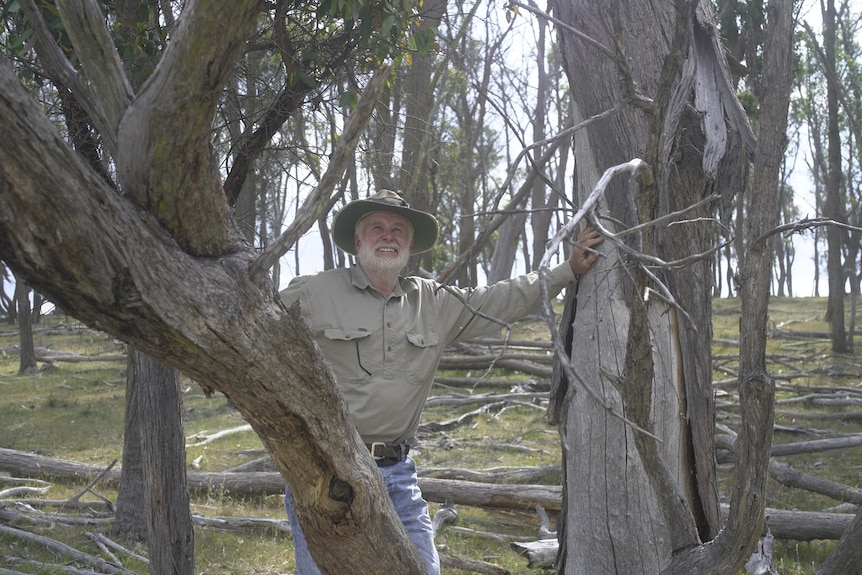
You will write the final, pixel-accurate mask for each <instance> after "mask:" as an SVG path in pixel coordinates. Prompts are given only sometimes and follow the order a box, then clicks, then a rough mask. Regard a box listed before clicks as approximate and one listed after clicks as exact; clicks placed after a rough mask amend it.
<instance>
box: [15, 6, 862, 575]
mask: <svg viewBox="0 0 862 575" xmlns="http://www.w3.org/2000/svg"><path fill="white" fill-rule="evenodd" d="M0 16H2V22H3V28H2V31H0V45H2V53H3V58H2V65H0V75H2V78H0V128H2V132H3V134H4V136H5V137H4V138H3V139H2V141H0V265H2V268H0V271H2V274H3V278H4V281H3V283H2V289H0V316H2V317H3V318H5V319H8V321H9V322H10V323H14V324H17V332H18V334H19V337H20V343H19V345H18V348H17V353H18V356H19V359H20V363H19V366H18V370H17V371H18V372H19V373H20V374H22V376H26V375H27V374H30V375H32V374H34V373H38V371H39V369H40V363H42V364H44V363H45V362H44V358H43V359H42V360H40V353H39V352H38V350H37V346H36V345H35V343H34V339H33V332H34V330H36V331H38V329H39V328H38V326H39V323H40V321H42V320H41V319H40V318H41V315H42V314H43V313H47V312H52V313H53V314H62V315H63V316H65V317H71V318H75V321H76V322H81V323H82V324H83V325H86V326H88V328H91V329H93V330H97V331H98V332H99V333H104V334H108V335H109V336H110V337H113V338H116V339H117V340H118V341H121V342H122V344H123V346H124V350H123V351H124V354H123V361H127V362H128V363H127V366H126V372H127V377H126V381H125V382H124V384H123V387H124V388H125V401H126V403H125V417H124V420H123V429H122V430H118V431H122V442H123V448H122V463H121V466H120V467H121V469H122V477H121V478H120V479H119V482H120V486H121V487H120V489H119V494H118V496H117V502H116V512H115V519H114V527H113V529H114V531H115V533H118V532H122V533H124V536H125V537H129V538H137V539H139V540H144V541H146V542H147V543H148V547H149V561H150V570H151V572H153V573H163V572H164V573H167V572H178V573H192V572H195V535H194V529H193V527H192V515H191V513H190V512H189V497H190V495H189V493H190V491H193V488H192V486H190V485H189V481H190V479H189V477H188V475H187V473H186V464H187V461H186V434H185V433H184V430H183V421H182V420H183V418H182V416H181V410H182V403H183V397H182V396H183V393H182V387H181V383H180V382H192V384H193V385H195V386H198V387H200V389H201V390H202V392H203V393H204V395H206V396H208V397H210V396H220V395H223V396H226V397H227V398H228V400H229V402H230V405H231V408H232V409H235V410H236V413H237V414H238V415H239V416H240V417H241V418H242V419H243V420H244V421H245V422H247V424H248V425H249V426H250V428H251V430H252V431H253V432H254V434H255V436H256V437H257V438H259V440H260V441H261V442H262V448H263V449H265V450H266V452H267V455H268V457H270V458H271V460H272V461H273V465H274V470H276V471H277V472H278V473H280V475H281V478H282V479H283V481H284V482H286V483H287V484H289V485H290V486H291V490H292V491H293V492H295V493H297V495H298V496H299V498H298V501H300V505H301V506H305V507H304V508H303V511H305V512H308V513H311V512H314V513H316V514H319V515H321V517H323V518H324V519H323V520H320V521H316V522H315V525H309V526H308V529H307V538H308V540H309V543H310V547H311V549H312V552H313V554H314V556H315V559H316V560H317V561H318V562H319V564H320V565H321V567H323V568H324V570H325V571H326V572H332V573H374V572H380V571H381V567H380V566H381V565H387V566H388V570H389V571H394V572H403V573H413V572H420V570H421V567H420V566H418V565H416V564H415V562H414V561H415V558H412V557H410V556H405V555H403V554H401V553H399V552H398V550H397V549H398V546H397V545H383V544H382V542H397V541H403V537H404V535H403V530H401V529H399V525H398V522H397V518H396V517H395V516H394V513H393V510H392V509H391V506H389V505H386V504H383V505H379V503H380V501H381V497H380V489H381V486H380V482H379V480H377V479H376V476H374V475H373V474H371V473H370V472H369V466H367V465H365V463H367V462H366V461H365V459H368V454H367V452H366V453H365V454H364V459H363V456H362V452H363V447H362V445H361V442H360V441H359V437H358V435H357V434H356V432H355V429H354V428H353V426H352V424H351V421H350V417H349V414H348V413H347V411H346V409H345V406H344V403H343V401H342V399H341V398H340V396H339V393H338V389H337V387H336V386H335V382H334V381H333V379H332V374H331V372H330V370H328V369H327V368H326V366H325V365H324V363H323V360H322V358H321V357H320V355H319V353H316V351H315V346H314V345H313V344H312V342H311V338H310V336H309V333H308V331H307V328H306V326H304V325H303V323H302V321H301V320H299V318H298V317H297V315H296V314H295V313H291V311H290V310H288V309H285V308H284V307H283V306H281V305H280V303H279V301H278V298H277V297H276V293H277V291H278V289H280V288H283V287H284V286H285V285H286V284H287V283H288V281H289V280H290V279H291V278H292V277H294V276H297V275H302V274H308V273H315V272H317V271H320V270H324V269H331V268H334V267H344V266H349V265H351V264H352V263H354V262H353V258H352V257H350V256H348V255H347V254H345V253H343V252H341V251H340V250H338V249H336V247H335V246H334V244H333V243H332V239H331V225H332V215H333V214H335V213H337V211H338V210H339V209H340V208H341V207H342V206H343V205H345V203H347V202H349V201H351V200H355V199H358V198H363V197H367V196H369V195H370V194H372V193H374V192H375V191H377V190H380V189H391V190H398V191H400V192H401V193H402V194H403V195H404V197H405V198H407V199H408V200H409V202H410V204H411V205H412V206H413V207H415V208H418V209H420V210H423V211H427V212H430V213H433V214H434V215H435V216H436V217H437V219H438V221H439V222H440V225H441V230H440V232H441V233H440V241H439V242H438V244H437V245H436V246H435V247H434V249H433V250H431V251H429V252H426V253H424V254H419V255H417V256H416V257H414V258H412V259H411V261H410V263H409V265H408V270H407V271H408V272H409V273H410V274H414V275H421V276H424V277H429V278H434V279H435V280H437V281H438V282H440V283H441V284H453V285H457V286H461V287H470V286H476V285H483V284H486V283H488V284H490V283H494V282H497V281H499V280H503V279H506V278H509V277H512V276H513V275H517V274H520V273H524V272H527V271H533V270H537V271H538V272H539V274H540V277H544V275H543V274H544V273H545V272H546V271H547V269H548V268H549V266H550V265H552V263H554V262H558V261H563V260H564V258H566V257H567V255H568V253H569V250H570V248H571V242H572V238H573V237H575V236H576V233H575V232H576V230H577V229H578V228H579V227H581V226H583V225H584V224H586V223H589V224H590V225H592V226H594V227H596V228H597V229H599V231H600V232H601V234H602V235H603V236H604V237H605V238H606V241H605V243H604V244H603V248H602V251H601V254H600V255H601V258H600V260H599V262H598V263H597V265H596V268H595V270H594V271H593V272H591V273H590V274H589V275H588V276H585V277H583V278H581V280H580V281H579V282H578V284H577V286H576V287H575V286H572V287H570V288H569V289H568V290H567V291H566V295H565V297H564V298H563V299H561V300H559V301H546V302H545V305H544V306H543V309H542V310H541V312H542V313H541V314H540V315H541V316H542V317H543V319H544V322H545V327H546V329H547V333H548V337H549V340H550V348H549V352H551V353H552V354H553V358H554V359H553V368H552V370H550V372H549V373H544V372H543V375H542V377H543V378H545V379H547V380H549V382H550V385H549V388H548V389H547V390H546V391H544V392H543V393H544V394H545V395H544V396H543V397H544V398H545V399H547V406H546V407H547V421H548V423H549V425H551V426H552V427H553V428H554V429H555V431H556V432H557V437H556V440H557V449H560V446H562V450H561V453H560V457H561V458H562V468H561V477H560V478H559V484H560V487H561V488H562V491H561V492H560V497H561V498H562V503H561V506H560V509H561V514H560V517H559V518H558V524H557V526H556V540H557V548H558V549H559V553H558V554H557V555H556V560H555V562H554V565H553V568H554V569H555V570H556V571H557V572H558V573H567V574H568V573H590V572H598V573H626V574H629V573H735V572H739V571H740V570H741V569H743V568H744V566H745V564H746V562H747V561H749V559H750V558H751V557H752V554H754V553H755V551H756V549H758V546H762V545H763V541H764V540H765V539H764V538H763V537H764V535H765V533H764V530H765V524H766V523H767V520H766V508H767V507H768V506H769V501H768V498H767V497H765V496H763V493H764V492H765V490H766V483H767V477H768V476H769V475H770V474H774V473H775V470H774V468H775V464H774V460H773V459H772V458H771V457H770V453H771V451H772V438H773V430H774V429H777V427H776V424H775V405H776V377H775V375H774V373H773V370H774V368H775V364H774V362H773V360H774V357H773V356H770V359H769V362H768V361H767V357H768V353H767V339H768V335H769V334H770V333H771V334H773V335H774V333H775V332H774V330H773V331H771V332H770V331H769V330H770V322H771V321H772V318H771V317H770V316H771V313H770V310H769V307H768V306H769V305H770V304H769V302H770V301H775V298H794V297H798V296H800V295H802V296H809V295H811V296H814V297H815V298H821V296H822V300H823V301H824V302H825V306H824V309H823V319H824V322H825V328H824V329H825V330H826V334H825V336H824V337H825V339H826V341H828V346H827V348H828V352H827V353H828V354H829V356H830V357H831V358H834V362H835V364H837V365H845V364H846V363H847V362H849V363H851V364H852V362H853V357H854V336H855V335H856V333H857V331H856V327H855V323H856V309H857V307H858V296H859V290H860V285H862V222H860V221H859V218H860V217H862V209H860V208H859V201H860V194H862V191H860V186H859V184H860V166H859V162H860V157H862V154H860V153H859V146H860V145H862V144H860V142H862V133H860V128H859V125H858V118H859V116H860V114H859V110H860V107H862V83H860V82H862V78H860V76H859V70H858V62H859V61H860V54H859V51H860V45H859V43H858V39H859V38H858V37H859V25H860V18H862V7H860V6H858V5H856V3H854V2H850V1H849V0H818V1H816V2H815V1H813V0H804V1H793V2H790V1H787V0H771V1H767V2H746V1H733V0H721V1H717V2H710V1H708V0H678V1H675V2H656V1H649V0H630V1H628V2H621V3H614V4H613V6H612V7H607V8H603V7H601V6H594V5H592V3H591V2H582V1H580V0H576V1H574V2H556V1H552V2H550V3H549V4H548V5H547V6H539V5H537V4H535V3H533V2H531V1H530V2H527V3H521V2H518V1H512V2H509V3H505V4H499V3H489V2H474V3H464V2H441V1H439V0H426V1H425V2H419V3H417V2H414V1H413V0H396V1H391V2H377V1H370V2H367V1H354V0H344V1H339V2H329V3H318V2H301V1H292V2H283V1H277V2H260V1H257V0H243V1H233V2H232V1H226V0H187V1H185V2H174V1H171V0H163V1H158V2H157V1H155V0H151V1H149V2H147V1H142V0H120V1H117V2H105V1H100V0H55V1H47V0H12V1H7V2H5V3H3V4H2V8H0ZM809 289H810V290H811V292H810V293H805V292H807V290H809ZM719 298H732V299H733V300H735V301H738V302H739V305H740V313H739V319H738V323H739V325H738V338H739V342H738V343H739V345H738V348H737V349H736V350H735V351H734V352H733V353H734V354H736V355H737V360H738V368H737V369H734V374H735V376H736V378H737V382H736V386H737V388H736V391H735V394H737V395H736V396H735V397H736V402H737V403H738V407H739V411H740V415H739V423H738V425H736V429H730V428H727V427H726V426H725V427H721V426H718V427H717V426H716V421H717V413H718V410H719V409H720V408H721V402H720V401H719V400H718V399H717V398H718V397H719V395H718V394H717V389H718V388H717V387H716V383H717V382H716V381H715V377H716V371H715V366H716V365H717V363H716V362H717V361H719V359H720V356H716V352H715V342H714V338H713V321H714V308H716V307H718V305H719V304H717V303H713V302H714V301H716V300H717V299H719ZM771 298H772V299H771ZM772 327H774V325H773V326H772ZM498 335H499V336H500V337H501V338H502V341H503V346H502V348H501V349H495V351H494V352H492V353H491V355H490V356H488V355H487V354H484V355H485V356H486V361H485V366H484V367H479V366H473V367H468V368H466V371H468V372H470V373H472V371H475V370H476V369H479V370H485V369H488V370H492V369H496V366H497V363H498V361H501V358H503V357H505V356H506V353H507V352H506V349H507V346H508V342H509V341H510V339H511V338H512V337H513V336H512V333H511V326H504V327H503V329H502V332H501V334H498ZM768 363H769V365H768ZM522 367H523V366H522ZM515 369H516V370H517V369H518V368H515ZM458 377H469V375H466V374H463V373H459V374H458ZM273 382H277V384H273ZM183 385H184V383H183ZM779 387H780V386H779ZM598 430H602V431H601V432H599V431H598ZM717 433H718V436H717V435H716V434H717ZM728 438H730V439H728ZM728 441H729V443H728ZM0 447H4V446H0ZM317 452H320V453H325V454H327V457H326V458H308V457H303V454H306V455H307V454H308V453H317ZM357 454H359V455H357ZM727 454H730V456H731V457H732V458H733V461H734V465H733V473H734V475H733V479H732V480H731V481H729V483H728V485H729V487H728V488H727V493H723V494H722V496H721V497H720V496H719V487H718V485H719V482H720V480H721V477H720V473H719V469H720V465H719V463H718V462H719V461H720V460H721V457H723V456H726V455H727ZM309 478H314V481H309ZM333 478H338V481H339V482H344V484H346V485H350V486H354V487H353V489H354V491H355V498H354V500H353V501H352V503H351V504H350V506H349V507H350V514H351V517H352V521H351V523H350V525H349V526H348V527H345V526H344V525H343V524H341V525H338V527H337V529H336V525H337V524H338V521H337V518H339V517H342V516H343V515H344V513H345V504H344V502H343V501H340V500H337V498H336V499H334V498H333V497H331V494H327V493H325V492H321V490H315V489H313V487H312V485H314V484H322V482H327V483H330V482H332V481H334V479H333ZM166 486H169V487H170V488H169V489H167V487H166ZM359 486H361V487H359ZM162 490H165V491H167V492H168V495H167V498H166V499H164V498H158V499H157V498H155V497H154V493H156V492H159V493H161V492H162ZM586 493H589V496H587V495H586ZM725 502H728V503H729V511H727V512H725V510H724V507H723V506H724V504H725ZM621 517H622V518H624V519H622V520H621V519H620V518H621ZM585 518H589V519H588V520H587V519H585ZM4 521H5V519H4ZM304 530H305V529H304ZM860 532H862V514H859V515H858V516H857V517H856V518H855V520H852V522H849V523H848V524H847V528H846V530H845V531H844V532H843V535H842V536H841V537H835V539H837V540H838V542H837V544H836V545H835V548H834V551H832V552H831V553H830V554H829V555H828V558H824V560H823V561H822V564H821V565H818V566H817V567H816V569H817V571H816V572H817V573H824V574H827V573H848V572H854V569H856V570H862V551H860V547H862V546H859V545H858V542H859V537H860ZM335 539H337V540H338V541H339V545H337V546H333V545H332V544H331V541H333V540H335ZM370 549H374V550H379V551H378V552H374V553H371V552H369V550H370ZM770 568H773V569H774V567H770ZM760 572H768V571H760Z"/></svg>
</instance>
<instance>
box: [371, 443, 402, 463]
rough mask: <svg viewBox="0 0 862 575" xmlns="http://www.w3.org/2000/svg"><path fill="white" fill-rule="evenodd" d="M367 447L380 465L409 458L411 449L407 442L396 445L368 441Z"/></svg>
mask: <svg viewBox="0 0 862 575" xmlns="http://www.w3.org/2000/svg"><path fill="white" fill-rule="evenodd" d="M365 447H367V448H368V451H369V452H370V453H371V457H373V458H374V461H376V462H377V465H378V466H380V467H387V466H389V465H395V464H396V463H399V462H401V461H404V460H406V459H407V453H408V452H409V451H410V446H409V445H407V444H406V443H398V444H396V445H387V444H385V443H383V442H382V441H375V442H374V443H366V444H365Z"/></svg>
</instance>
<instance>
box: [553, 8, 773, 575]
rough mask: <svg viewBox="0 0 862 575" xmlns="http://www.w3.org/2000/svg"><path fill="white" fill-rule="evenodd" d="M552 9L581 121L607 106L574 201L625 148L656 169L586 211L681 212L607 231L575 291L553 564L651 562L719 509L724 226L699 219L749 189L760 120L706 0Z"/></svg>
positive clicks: (583, 143) (578, 151)
mask: <svg viewBox="0 0 862 575" xmlns="http://www.w3.org/2000/svg"><path fill="white" fill-rule="evenodd" d="M554 9H555V11H554V14H555V16H557V17H558V18H559V19H560V20H561V21H562V22H564V23H565V25H564V26H561V27H560V28H559V30H560V32H559V34H560V42H561V45H562V47H563V55H564V62H565V69H566V72H567V74H568V76H569V82H570V85H571V90H572V96H573V101H574V108H575V114H576V116H578V117H576V118H575V121H576V122H578V121H584V120H587V119H588V118H592V117H593V116H596V115H597V114H602V113H605V114H606V116H605V117H603V118H602V119H598V120H596V121H594V122H592V123H591V124H590V125H589V127H588V128H587V129H584V130H580V131H578V132H577V133H576V134H575V143H574V146H573V150H574V160H575V181H574V182H573V188H574V189H575V190H577V192H578V194H579V195H580V196H581V201H583V200H584V199H585V195H586V194H587V193H588V192H590V191H591V190H592V188H593V186H594V185H595V184H596V182H597V181H598V179H599V175H600V174H601V173H602V172H603V171H604V170H606V169H607V168H609V167H611V166H613V165H617V164H622V163H625V162H628V161H630V160H632V159H633V158H641V159H643V160H645V161H646V162H647V164H649V166H650V167H651V169H652V174H651V176H652V177H642V178H639V179H638V180H637V181H634V180H633V179H632V180H629V179H625V178H622V177H617V178H615V179H613V180H611V181H610V184H609V185H608V187H607V189H606V192H605V193H604V195H603V200H602V205H601V208H600V210H599V211H598V214H599V216H598V217H596V216H593V221H594V222H595V223H596V224H597V225H600V226H602V227H607V228H608V232H609V233H610V232H621V231H623V230H624V229H625V228H628V227H631V226H634V225H637V224H646V223H648V222H650V221H652V220H655V219H656V218H667V217H668V216H669V215H671V214H674V213H677V214H679V215H676V216H675V217H672V218H671V219H672V220H676V221H675V223H674V225H672V226H668V225H667V224H666V223H665V224H661V225H651V226H649V225H648V226H646V227H644V228H640V229H639V230H638V232H637V233H631V234H628V235H627V236H624V237H621V240H624V243H616V244H615V243H614V242H607V241H606V242H605V243H604V244H603V246H602V252H603V253H604V257H603V258H602V259H601V260H600V261H599V262H598V263H597V265H596V266H595V267H594V270H593V271H592V272H591V273H590V274H589V275H587V276H585V277H584V278H582V279H581V281H580V285H579V286H578V290H577V296H576V298H573V297H572V296H571V295H570V296H569V297H570V300H571V301H570V302H569V305H568V309H569V310H570V311H571V313H570V314H568V315H566V316H564V317H563V318H562V320H561V322H563V323H564V325H563V329H564V330H565V331H568V332H569V336H570V338H571V341H572V344H571V346H572V347H571V363H572V366H573V368H574V369H575V371H576V373H577V375H578V381H568V380H567V379H566V378H562V377H561V378H560V380H559V381H558V382H557V384H558V387H557V389H556V391H555V395H554V407H555V409H556V411H555V412H554V413H553V415H554V416H555V420H556V421H558V423H559V426H560V433H561V436H562V443H563V449H564V454H565V465H564V469H565V502H564V507H565V521H564V524H563V525H562V527H561V529H560V534H559V536H560V543H561V545H560V547H561V549H564V552H563V553H562V554H561V555H560V557H559V561H558V571H559V572H560V573H567V574H568V573H571V574H579V573H598V572H601V573H620V574H622V573H625V574H626V575H629V574H638V573H644V574H655V573H660V572H663V571H665V570H666V569H670V568H671V567H672V564H671V558H672V557H674V556H676V555H677V554H679V553H681V552H682V551H683V550H686V549H697V548H699V546H700V544H701V543H702V542H704V541H708V540H710V539H712V538H713V537H715V535H716V534H717V533H718V530H719V528H720V526H721V523H722V522H721V517H720V514H719V507H718V492H717V484H716V479H715V455H714V448H713V435H714V430H713V423H714V407H713V399H712V389H711V352H710V347H711V336H712V333H711V315H712V307H711V297H712V288H713V283H712V282H713V271H712V264H711V257H712V254H713V251H714V250H715V248H716V247H717V246H716V243H717V242H716V238H717V237H718V233H717V230H716V229H715V228H709V227H708V226H707V225H706V224H704V223H703V221H704V219H706V218H709V217H711V216H712V215H713V214H715V213H716V212H717V211H718V210H719V209H725V210H726V209H729V207H730V205H731V203H732V198H733V196H734V194H736V193H737V192H739V190H741V189H742V183H743V178H744V174H745V166H746V165H747V162H748V154H750V152H751V147H752V146H753V137H752V135H751V132H750V128H749V126H748V123H747V119H746V117H745V114H744V112H743V111H742V108H741V106H740V105H739V102H738V101H737V100H736V96H735V90H734V88H733V85H732V81H731V78H730V75H729V72H728V70H727V63H726V61H725V59H724V51H723V48H722V47H721V45H720V43H719V41H718V39H717V36H716V34H715V27H714V21H713V19H712V13H711V10H712V9H711V6H710V5H709V3H708V2H675V3H670V2H660V1H649V0H638V1H635V2H629V3H627V4H626V10H625V11H617V10H612V11H610V13H609V10H608V9H607V7H606V6H604V5H601V4H596V3H593V2H586V1H575V2H571V3H570V2H557V3H556V4H555V8H554ZM575 31H577V32H578V33H577V34H576V33H575ZM581 34H584V35H586V36H588V37H589V38H590V40H589V41H587V40H585V39H584V38H585V36H583V35H581ZM719 183H720V184H721V185H720V186H719ZM605 213H607V214H608V215H609V216H610V218H608V219H607V220H604V219H602V218H601V217H600V216H601V214H605ZM686 222H689V223H686ZM695 222H699V223H695ZM614 246H616V249H614ZM624 252H625V253H627V254H629V255H626V257H623V253H624ZM634 252H638V253H640V254H642V256H644V257H642V259H641V260H640V263H638V256H632V255H631V254H632V253H634ZM662 261H663V262H681V261H685V262H686V263H685V265H682V264H677V265H675V266H663V265H660V262H662ZM624 418H625V420H624ZM755 541H756V538H755ZM738 558H739V556H738V554H735V555H734V560H738ZM678 572H682V571H678ZM692 572H694V571H692Z"/></svg>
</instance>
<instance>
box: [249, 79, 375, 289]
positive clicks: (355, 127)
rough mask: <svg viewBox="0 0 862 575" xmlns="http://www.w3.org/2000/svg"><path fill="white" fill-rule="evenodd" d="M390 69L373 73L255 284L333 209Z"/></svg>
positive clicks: (258, 267)
mask: <svg viewBox="0 0 862 575" xmlns="http://www.w3.org/2000/svg"><path fill="white" fill-rule="evenodd" d="M390 66H391V65H390V64H389V63H386V64H383V65H382V66H380V67H379V68H377V70H375V71H374V76H372V78H371V81H369V82H368V85H367V86H366V87H365V91H364V92H363V93H362V96H361V97H360V99H359V102H357V104H356V108H354V110H353V112H352V113H351V114H350V117H349V118H348V119H347V124H346V125H345V126H344V133H343V134H342V136H341V138H339V140H338V143H337V144H336V146H335V149H334V150H333V151H332V155H331V156H330V159H329V165H328V166H327V168H326V172H324V174H323V177H322V178H320V181H319V182H318V184H317V186H316V187H315V188H314V190H313V191H312V192H311V193H310V194H309V196H308V197H307V198H306V199H305V202H303V204H302V208H300V210H299V212H298V213H297V214H296V217H295V218H294V220H293V222H291V224H290V226H289V227H288V228H287V230H285V232H284V233H283V234H281V235H280V236H279V237H278V238H276V239H275V240H274V241H273V242H272V243H271V244H270V245H269V246H267V248H266V249H265V250H264V251H263V253H262V254H261V255H260V257H259V258H257V260H256V261H255V262H254V263H253V264H252V265H251V268H250V269H249V275H250V276H251V278H252V281H254V282H255V283H257V282H258V281H259V280H261V279H262V277H263V276H264V275H265V274H266V273H267V272H268V271H269V268H271V267H272V266H274V265H275V264H276V262H278V260H279V258H281V256H283V255H284V254H285V253H287V251H288V250H289V249H290V248H291V247H292V246H293V244H295V243H296V241H297V240H298V239H299V238H300V237H301V236H302V234H304V233H305V232H306V231H308V229H309V228H310V227H311V226H312V225H314V223H315V222H316V221H317V219H318V218H319V217H320V216H321V215H323V214H324V213H326V212H327V211H328V210H329V209H331V208H332V205H333V204H334V203H335V201H336V199H337V198H331V197H330V195H331V194H332V190H333V189H334V188H335V185H336V184H337V183H338V181H339V180H340V179H341V176H342V174H344V170H345V169H346V168H347V163H348V162H349V160H350V158H351V157H353V152H354V150H355V149H356V144H357V142H358V141H359V136H360V135H361V134H362V131H363V130H364V129H365V126H366V125H367V124H368V120H370V119H371V113H372V112H373V111H374V106H375V105H376V104H377V100H378V99H379V98H380V93H381V92H382V91H383V87H384V86H385V85H386V81H387V80H388V79H389V70H390Z"/></svg>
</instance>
